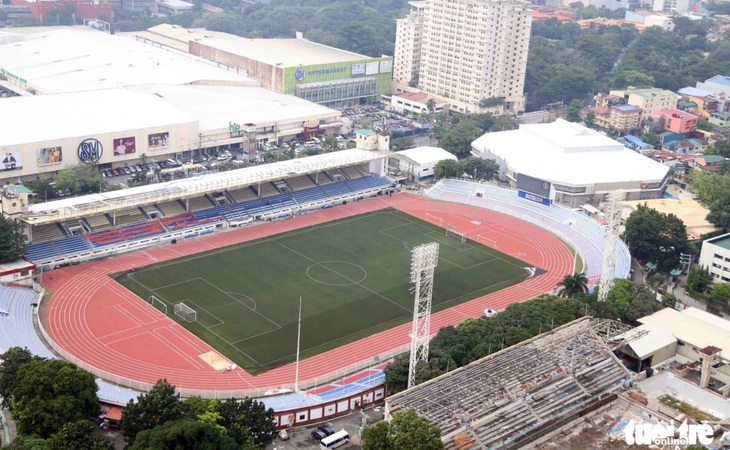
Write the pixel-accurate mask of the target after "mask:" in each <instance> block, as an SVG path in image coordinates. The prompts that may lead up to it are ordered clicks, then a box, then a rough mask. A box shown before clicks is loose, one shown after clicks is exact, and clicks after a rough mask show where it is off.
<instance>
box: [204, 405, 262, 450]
mask: <svg viewBox="0 0 730 450" xmlns="http://www.w3.org/2000/svg"><path fill="white" fill-rule="evenodd" d="M218 413H219V414H220V416H221V420H220V422H219V424H220V425H223V427H225V429H226V430H227V431H228V436H230V437H232V438H233V439H234V440H235V441H236V442H238V443H239V444H242V445H243V444H245V443H246V442H247V441H248V439H249V438H253V441H254V443H255V444H256V445H257V446H259V448H263V447H265V446H266V445H267V444H269V443H270V442H271V441H272V439H273V437H274V433H275V431H276V425H275V420H274V419H275V416H274V410H273V409H271V408H268V409H267V408H266V405H264V403H263V402H260V401H258V400H253V399H251V398H248V397H247V398H245V399H243V400H241V401H238V400H236V399H234V398H230V399H228V400H226V401H224V402H221V403H220V405H219V407H218Z"/></svg>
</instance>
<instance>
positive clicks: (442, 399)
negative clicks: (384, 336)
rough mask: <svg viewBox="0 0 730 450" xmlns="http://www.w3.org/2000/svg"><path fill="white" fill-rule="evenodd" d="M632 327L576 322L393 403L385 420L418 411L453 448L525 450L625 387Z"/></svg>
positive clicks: (585, 320)
mask: <svg viewBox="0 0 730 450" xmlns="http://www.w3.org/2000/svg"><path fill="white" fill-rule="evenodd" d="M628 329H630V327H628V326H626V325H623V324H619V323H616V322H612V321H609V320H606V319H594V318H590V317H584V318H581V319H577V320H575V321H573V322H570V323H568V324H566V325H563V326H561V327H559V328H556V329H554V330H552V331H549V332H547V333H543V334H541V335H539V336H537V337H534V338H532V339H530V340H527V341H524V342H522V343H519V344H517V345H514V346H512V347H510V348H507V349H505V350H502V351H500V352H497V353H494V354H492V355H489V356H487V357H485V358H482V359H480V360H478V361H475V362H473V363H471V364H469V365H468V366H465V367H462V368H459V369H457V370H455V371H453V372H450V373H448V374H445V375H442V376H440V377H438V378H436V379H434V380H431V381H428V382H426V383H423V384H421V385H418V386H416V387H414V388H412V389H409V390H407V391H404V392H401V393H399V394H396V395H394V396H392V397H390V398H388V399H387V400H386V418H388V417H391V416H392V415H393V414H394V413H397V412H398V411H401V410H406V409H415V410H416V412H417V413H418V414H419V415H422V416H424V417H426V418H427V419H428V420H429V421H430V422H431V423H432V424H434V425H438V426H439V427H440V429H441V434H442V440H443V441H444V443H445V444H446V448H447V449H460V448H496V447H498V446H499V447H504V448H519V447H520V446H521V445H524V444H526V443H527V442H528V441H532V440H533V439H536V438H537V437H539V436H540V435H541V434H543V433H544V432H546V431H549V430H548V429H547V428H549V427H546V425H548V424H551V423H553V422H554V421H556V420H558V419H559V418H561V417H564V416H566V415H569V414H570V413H572V412H575V411H577V410H580V409H583V408H586V407H588V406H589V405H591V404H593V403H594V402H596V401H599V400H600V399H601V396H605V395H607V394H610V393H613V392H615V391H617V390H620V389H622V388H624V387H627V384H628V381H630V379H631V373H630V372H629V371H628V370H626V368H624V367H623V365H622V364H621V362H620V361H619V360H617V359H616V357H615V356H614V355H613V349H614V347H616V346H617V345H621V344H623V342H621V344H619V341H618V340H616V339H615V338H616V336H618V335H620V334H621V332H625V331H626V330H628ZM526 361H529V364H525V362H526Z"/></svg>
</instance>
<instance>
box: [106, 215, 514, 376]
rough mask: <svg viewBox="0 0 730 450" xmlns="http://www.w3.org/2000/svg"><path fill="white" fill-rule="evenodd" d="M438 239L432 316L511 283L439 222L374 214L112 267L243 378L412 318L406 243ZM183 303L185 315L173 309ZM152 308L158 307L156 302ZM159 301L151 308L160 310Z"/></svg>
mask: <svg viewBox="0 0 730 450" xmlns="http://www.w3.org/2000/svg"><path fill="white" fill-rule="evenodd" d="M429 242H438V243H439V244H440V251H439V264H438V267H437V268H436V273H435V277H434V284H433V304H432V309H433V311H434V312H437V311H440V310H443V309H446V308H450V307H453V306H454V305H457V304H460V303H463V302H466V301H468V300H472V299H474V298H476V297H480V296H482V295H485V294H489V293H491V292H495V291H498V290H500V289H504V288H506V287H508V286H511V285H514V284H517V283H519V282H521V281H523V280H524V279H525V278H526V276H527V272H526V271H525V270H524V267H525V264H524V263H522V262H520V261H519V260H517V259H515V258H512V257H510V256H507V255H505V254H502V253H499V252H497V251H496V250H493V249H491V248H488V247H485V246H482V245H479V244H477V243H475V242H472V241H467V242H461V240H460V239H458V238H455V237H452V236H446V232H445V230H444V229H443V228H440V227H437V226H435V225H432V224H430V223H428V222H424V221H422V220H419V219H416V218H414V217H412V216H409V215H407V214H404V213H401V212H398V211H395V210H382V211H378V212H374V213H369V214H363V215H359V216H354V217H351V218H347V219H342V220H338V221H334V222H328V223H325V224H321V225H317V226H313V227H309V228H304V229H300V230H296V231H292V232H287V233H283V234H279V235H275V236H270V237H267V238H263V239H259V240H255V241H250V242H245V243H241V244H236V245H233V246H230V247H226V248H223V249H218V250H213V251H209V252H205V253H200V254H197V255H193V256H189V257H183V258H180V259H176V260H174V261H168V262H165V263H160V264H155V265H151V266H147V267H144V268H138V269H137V270H136V271H135V272H131V273H129V272H128V273H125V274H118V275H116V278H117V280H118V281H119V282H120V283H122V284H123V285H124V286H126V287H127V288H129V289H130V290H132V291H133V292H135V293H136V294H137V295H139V296H140V297H141V298H143V299H145V300H148V299H149V297H150V296H151V295H154V296H156V297H157V298H159V299H160V300H162V301H163V302H165V303H166V304H167V305H168V306H167V313H168V315H169V316H170V317H171V318H173V319H174V320H176V321H177V322H179V323H180V324H182V325H183V326H184V327H185V328H187V329H188V330H190V331H191V332H192V333H194V334H195V335H197V336H198V337H200V338H201V339H203V340H204V341H205V342H207V343H208V344H210V345H211V346H212V347H213V348H215V349H216V350H218V351H219V352H220V353H222V354H224V355H225V356H226V357H228V358H229V359H230V360H231V361H233V362H234V363H236V364H238V365H239V366H240V367H243V368H245V369H246V370H247V371H249V372H251V373H260V372H262V371H266V370H270V369H272V368H275V367H278V366H281V365H283V364H287V363H290V362H292V361H294V360H295V356H296V343H297V319H298V311H299V298H300V297H301V298H302V323H301V353H300V357H301V358H306V357H310V356H313V355H316V354H318V353H321V352H324V351H327V350H331V349H333V348H336V347H339V346H342V345H344V344H347V343H349V342H353V341H355V340H357V339H360V338H363V337H366V336H369V335H371V334H373V333H376V332H379V331H383V330H386V329H389V328H392V327H394V326H396V325H400V324H402V323H405V322H407V321H410V320H411V319H412V317H413V301H414V299H413V294H411V293H409V288H410V287H411V286H412V285H411V283H410V265H411V250H412V249H413V247H414V246H417V245H420V244H425V243H429ZM178 302H184V303H185V304H186V305H188V306H190V307H191V308H193V309H194V310H195V311H196V315H197V318H196V321H194V322H187V321H186V320H184V319H182V318H180V317H178V316H177V315H175V314H174V312H173V311H174V307H173V305H174V304H176V303H178ZM158 307H160V306H159V305H158ZM160 308H161V307H160Z"/></svg>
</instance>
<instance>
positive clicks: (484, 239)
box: [477, 234, 497, 249]
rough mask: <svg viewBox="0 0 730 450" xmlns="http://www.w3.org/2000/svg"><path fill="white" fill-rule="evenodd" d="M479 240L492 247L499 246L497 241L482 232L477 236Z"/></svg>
mask: <svg viewBox="0 0 730 450" xmlns="http://www.w3.org/2000/svg"><path fill="white" fill-rule="evenodd" d="M477 242H478V243H480V244H482V245H484V246H487V247H492V248H494V249H496V248H497V241H495V240H494V239H489V238H488V237H484V235H481V234H480V235H478V236H477Z"/></svg>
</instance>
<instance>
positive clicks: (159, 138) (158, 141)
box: [147, 132, 170, 150]
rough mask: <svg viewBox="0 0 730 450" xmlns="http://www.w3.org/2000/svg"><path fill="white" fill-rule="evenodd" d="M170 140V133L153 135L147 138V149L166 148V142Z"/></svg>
mask: <svg viewBox="0 0 730 450" xmlns="http://www.w3.org/2000/svg"><path fill="white" fill-rule="evenodd" d="M169 138H170V133H168V132H164V133H154V134H150V135H149V136H148V137H147V147H148V148H149V149H150V150H160V149H163V148H167V145H168V144H167V140H168V139H169Z"/></svg>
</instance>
